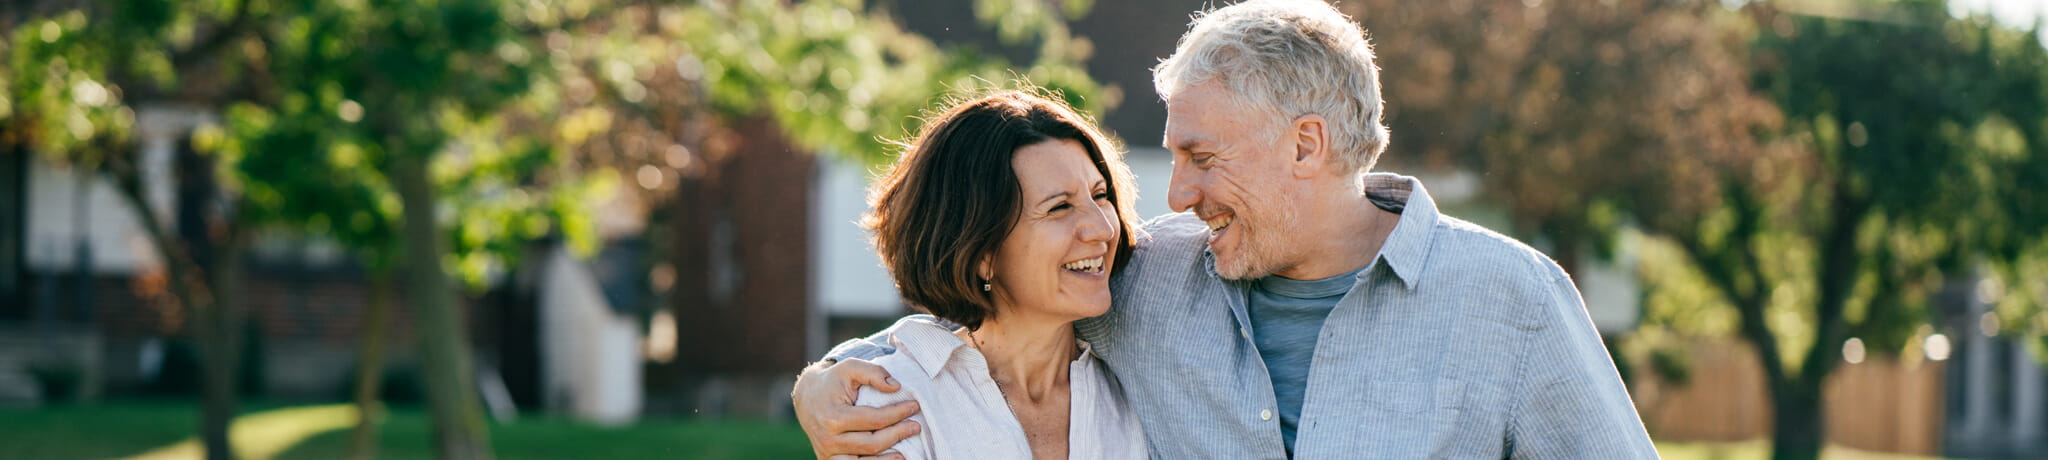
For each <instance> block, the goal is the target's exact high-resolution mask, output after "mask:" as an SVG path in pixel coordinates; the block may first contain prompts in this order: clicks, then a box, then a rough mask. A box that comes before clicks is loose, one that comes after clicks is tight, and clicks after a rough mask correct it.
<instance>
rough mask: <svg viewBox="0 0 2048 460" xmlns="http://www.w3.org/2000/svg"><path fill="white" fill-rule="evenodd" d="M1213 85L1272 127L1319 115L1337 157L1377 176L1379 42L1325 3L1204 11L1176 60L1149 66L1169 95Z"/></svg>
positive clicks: (1382, 134)
mask: <svg viewBox="0 0 2048 460" xmlns="http://www.w3.org/2000/svg"><path fill="white" fill-rule="evenodd" d="M1211 80H1217V81H1220V82H1222V83H1223V84H1224V85H1225V86H1224V87H1225V88H1227V89H1228V90H1229V92H1231V93H1234V94H1235V97H1236V99H1237V101H1236V102H1238V103H1240V104H1243V105H1244V106H1245V107H1246V108H1249V109H1252V110H1261V111H1264V112H1266V113H1268V114H1270V116H1271V117H1272V120H1273V121H1272V123H1287V122H1289V121H1291V120H1293V119H1294V118H1295V117H1299V116H1302V115H1307V114H1317V115H1322V116H1323V118H1324V119H1326V120H1328V127H1327V129H1328V131H1329V136H1330V138H1329V140H1328V141H1329V144H1330V148H1331V149H1332V153H1333V155H1332V156H1333V161H1336V162H1338V163H1337V164H1338V165H1339V166H1341V167H1345V168H1350V170H1351V171H1354V172H1364V171H1368V170H1370V169H1371V168H1372V166H1373V163H1375V162H1377V161H1378V160H1379V156H1380V152H1381V151H1383V150H1385V149H1386V146H1387V127H1386V126H1385V125H1383V124H1382V123H1381V103H1380V76H1379V67H1377V66H1375V65H1373V55H1372V44H1371V43H1369V42H1367V41H1366V38H1365V30H1364V29H1361V28H1360V27H1359V26H1358V24H1357V23H1355V22H1352V21H1351V18H1349V17H1346V16H1345V15H1344V13H1341V12H1338V11H1337V9H1336V8H1335V7H1332V6H1330V4H1328V3H1324V2H1322V1H1318V0H1252V1H1247V2H1244V3H1239V4H1235V5H1230V6H1226V7H1223V8H1220V9H1216V10H1212V11H1208V12H1204V13H1197V14H1196V15H1195V19H1194V23H1193V28H1192V29H1190V30H1188V33H1187V35H1184V36H1182V37H1181V39H1180V45H1179V46H1178V47H1176V49H1174V51H1173V56H1172V57H1168V58H1166V59H1165V60H1163V61H1160V63H1159V66H1158V67H1154V68H1152V83H1153V86H1154V87H1156V88H1157V89H1158V91H1159V96H1160V98H1162V99H1171V98H1172V97H1173V94H1174V93H1176V92H1179V91H1181V90H1184V89H1187V88H1189V87H1192V86H1196V85H1200V84H1203V83H1206V82H1209V81H1211ZM1277 134H1278V133H1277V132H1276V135H1277Z"/></svg>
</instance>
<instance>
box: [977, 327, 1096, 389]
mask: <svg viewBox="0 0 2048 460" xmlns="http://www.w3.org/2000/svg"><path fill="white" fill-rule="evenodd" d="M959 335H960V336H961V337H962V338H965V339H967V340H968V343H971V344H973V345H974V347H975V348H977V349H979V350H981V354H982V356H984V357H987V358H988V369H989V377H990V378H993V379H995V381H996V383H998V384H1001V385H1003V388H1004V390H1005V392H1006V393H1009V394H1010V395H1011V397H1012V398H1016V397H1020V396H1021V397H1024V398H1025V399H1028V400H1030V401H1040V400H1043V399H1044V398H1045V397H1047V396H1049V395H1051V394H1052V392H1053V391H1054V390H1057V389H1059V388H1062V387H1064V386H1065V384H1066V382H1067V377H1068V376H1067V371H1068V367H1067V365H1068V363H1071V362H1073V361H1074V359H1075V358H1077V357H1079V356H1080V352H1081V351H1080V348H1079V345H1078V344H1077V343H1076V342H1075V341H1074V326H1073V322H1072V321H1060V320H1056V319H1049V318H1031V317H1012V318H1002V319H997V318H990V319H988V320H985V321H982V323H981V328H980V329H976V330H975V331H974V332H971V333H970V332H966V330H965V329H962V330H961V331H960V332H959ZM1019 390H1021V391H1019Z"/></svg>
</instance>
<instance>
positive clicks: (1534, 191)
mask: <svg viewBox="0 0 2048 460" xmlns="http://www.w3.org/2000/svg"><path fill="white" fill-rule="evenodd" d="M1342 6H1344V7H1346V8H1347V10H1349V11H1350V12H1351V13H1352V15H1353V16H1354V17H1355V18H1357V19H1358V20H1360V21H1361V22H1362V23H1363V24H1364V25H1365V26H1366V29H1367V30H1369V31H1371V33H1372V38H1373V40H1374V42H1375V43H1379V44H1382V46H1379V47H1377V48H1376V49H1375V51H1376V52H1377V54H1378V57H1379V62H1380V65H1381V66H1382V67H1384V68H1386V69H1388V70H1387V71H1386V72H1384V73H1383V74H1382V77H1381V78H1382V79H1383V80H1384V84H1385V86H1386V89H1385V93H1386V97H1387V114H1388V115H1387V117H1388V124H1389V125H1390V128H1391V130H1392V132H1393V133H1394V141H1393V144H1392V148H1391V150H1392V151H1394V152H1396V153H1395V154H1394V155H1395V156H1397V157H1398V158H1399V160H1402V161H1412V162H1416V163H1420V166H1423V167H1425V168H1434V169H1445V168H1450V167H1460V168H1466V169H1470V170H1472V171H1474V172H1477V173H1480V174H1482V175H1483V177H1482V179H1481V182H1482V183H1484V184H1485V187H1484V188H1483V190H1482V193H1483V194H1484V195H1483V197H1484V198H1485V200H1486V201H1487V202H1489V203H1497V204H1499V205H1500V206H1502V207H1503V208H1505V210H1506V211H1507V213H1508V214H1509V216H1510V217H1511V218H1512V219H1513V221H1514V222H1515V223H1516V225H1517V226H1518V229H1517V230H1519V233H1523V234H1530V235H1535V236H1540V237H1541V238H1540V241H1543V242H1545V243H1547V244H1549V245H1550V246H1551V248H1552V250H1551V251H1549V252H1550V254H1551V255H1552V257H1556V258H1557V259H1558V260H1559V262H1560V263H1561V264H1563V265H1564V266H1565V268H1566V269H1568V270H1570V269H1576V268H1578V267H1577V266H1578V265H1579V263H1580V262H1579V260H1580V259H1581V257H1582V256H1583V255H1591V256H1594V257H1597V258H1606V257H1608V256H1611V255H1612V253H1613V252H1612V249H1613V245H1614V244H1615V242H1616V241H1617V240H1616V236H1617V235H1618V231H1619V230H1620V229H1621V228H1622V227H1624V226H1626V225H1630V224H1631V222H1632V221H1636V220H1686V219H1690V218H1691V216H1696V215H1698V214H1700V213H1701V212H1703V210H1705V209H1707V208H1709V207H1711V206H1712V205H1713V203H1712V202H1711V200H1708V199H1703V198H1702V196H1703V195H1704V196H1711V195H1712V192H1711V190H1713V189H1714V188H1715V186H1716V185H1717V184H1716V181H1714V180H1712V179H1711V177H1710V176H1707V175H1706V174H1704V173H1706V172H1707V171H1712V170H1714V169H1717V168H1724V167H1729V166H1732V165H1741V164H1747V163H1748V162H1749V161H1750V159H1752V158H1754V157H1756V156H1758V155H1760V154H1761V153H1762V149H1761V148H1760V147H1759V146H1758V144H1757V143H1756V142H1753V139H1754V137H1753V136H1752V133H1753V132H1755V131H1757V130H1761V129H1766V128H1769V127H1771V126H1774V125H1775V124H1776V123H1778V121H1779V120H1778V115H1777V112H1776V111H1775V110H1774V109H1773V108H1772V107H1771V104H1770V101H1768V100H1766V99H1764V98H1762V97H1761V96H1759V95H1756V94H1754V93H1753V92H1751V91H1749V90H1748V83H1749V77H1750V76H1749V74H1748V73H1747V72H1746V71H1745V69H1747V66H1746V65H1745V63H1744V62H1743V60H1744V53H1743V52H1742V51H1743V50H1742V48H1741V47H1742V39H1743V37H1742V34H1741V33H1742V31H1743V27H1744V23H1745V21H1743V20H1742V18H1741V17H1740V16H1738V15H1736V14H1734V13H1732V12H1729V11H1727V10H1725V9H1723V8H1722V7H1721V5H1720V4H1718V3H1715V2H1695V1H1682V2H1670V1H1653V0H1615V1H1602V2H1584V1H1557V2H1541V1H1496V0H1455V1H1448V2H1441V3H1440V4H1438V5H1436V6H1433V7H1429V8H1416V7H1413V6H1412V5H1409V4H1406V3H1403V2H1399V1H1394V0H1374V1H1365V2H1346V3H1344V4H1342ZM1645 152H1655V153H1654V154H1645ZM1596 171H1598V172H1596ZM1609 171H1612V172H1622V171H1625V173H1612V172H1609ZM1702 191H1706V193H1701V192H1702Z"/></svg>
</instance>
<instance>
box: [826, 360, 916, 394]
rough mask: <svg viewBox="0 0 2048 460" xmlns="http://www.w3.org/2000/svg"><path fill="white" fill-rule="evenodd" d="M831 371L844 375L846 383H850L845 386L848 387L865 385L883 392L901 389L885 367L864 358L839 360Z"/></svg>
mask: <svg viewBox="0 0 2048 460" xmlns="http://www.w3.org/2000/svg"><path fill="white" fill-rule="evenodd" d="M832 372H835V373H838V374H839V375H843V376H846V380H847V383H849V384H850V385H848V386H847V387H848V388H860V387H861V386H862V385H866V386H870V387H874V388H875V390H876V391H880V392H883V393H895V392H896V390H901V389H903V387H902V386H900V385H897V384H896V379H894V378H890V377H889V371H888V370H887V369H883V368H882V366H877V365H875V363H871V362H867V361H864V360H859V359H848V360H845V361H840V362H839V364H835V365H833V366H832Z"/></svg>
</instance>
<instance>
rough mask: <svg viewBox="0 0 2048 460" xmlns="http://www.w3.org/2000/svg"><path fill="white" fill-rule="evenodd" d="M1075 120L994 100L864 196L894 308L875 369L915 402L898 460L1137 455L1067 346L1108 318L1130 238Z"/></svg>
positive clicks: (1115, 196)
mask: <svg viewBox="0 0 2048 460" xmlns="http://www.w3.org/2000/svg"><path fill="white" fill-rule="evenodd" d="M1106 140H1107V138H1106V137H1104V136H1103V135H1102V133H1101V132H1100V131H1099V130H1098V129H1096V128H1095V126H1094V125H1093V124H1091V123H1090V122H1089V121H1088V120H1086V119H1083V118H1082V117H1081V116H1080V115H1078V114H1076V113H1075V112H1074V111H1073V110H1071V109H1069V108H1067V107H1066V106H1065V105H1062V104H1060V103H1058V102H1054V101H1052V100H1049V99H1046V98H1042V97H1039V96H1036V95H1034V94H1032V93H1027V92H1023V91H1004V92H999V93H995V94H992V95H989V96H985V97H982V98H979V99H975V100H971V101H967V102H965V103H961V104H957V105H955V106H953V107H952V108H951V109H948V110H947V111H945V112H944V113H943V114H941V115H940V116H938V117H934V118H932V119H931V120H929V121H928V122H927V123H926V125H925V127H924V129H923V130H922V133H921V134H920V135H919V136H918V138H917V140H916V141H915V142H912V143H910V144H909V145H907V146H906V147H907V148H906V152H905V153H904V154H903V156H902V157H901V158H900V159H899V160H898V161H897V163H896V165H895V166H894V167H893V168H891V169H890V171H889V173H888V174H887V175H886V176H884V177H883V178H882V179H881V180H880V181H879V182H877V183H876V184H875V188H874V189H873V191H872V193H871V194H870V199H871V201H872V203H871V204H872V205H873V206H874V212H873V213H872V214H869V215H868V217H867V219H866V222H865V224H866V226H867V227H868V229H869V230H872V231H873V232H874V235H875V249H876V251H877V252H879V253H880V254H881V256H882V261H883V262H884V264H885V265H887V266H888V267H889V272H890V275H892V276H893V277H895V279H896V284H897V287H898V289H900V290H901V291H902V294H903V298H904V300H905V301H906V302H908V303H909V304H911V305H912V306H914V307H916V308H918V309H920V310H923V311H925V312H927V313H931V314H932V316H935V317H937V318H938V319H941V320H944V321H943V322H941V321H931V320H929V319H924V318H921V317H913V318H907V319H904V320H902V321H901V322H899V323H897V325H896V326H895V327H893V328H891V330H892V331H893V332H892V333H891V334H890V336H889V343H890V344H891V345H893V346H895V347H896V350H897V352H896V353H894V354H891V355H889V356H887V357H883V358H881V359H878V360H876V361H875V363H876V364H877V365H880V366H882V367H883V368H884V369H887V370H888V371H889V374H890V375H893V376H895V379H896V380H897V382H900V383H901V384H902V388H903V390H902V391H898V392H896V393H880V392H876V391H874V390H873V389H870V388H862V389H861V390H860V396H859V399H858V400H857V401H856V404H859V405H863V406H873V407H879V406H883V405H887V404H891V403H896V402H900V401H903V400H908V399H914V400H917V401H918V406H919V407H920V412H919V413H918V414H917V415H915V416H912V417H911V420H915V421H917V422H918V423H919V425H920V426H922V427H924V429H923V430H922V431H921V432H919V433H918V434H917V435H914V436H911V437H910V438H908V439H905V440H903V441H902V442H899V443H897V444H896V445H895V447H894V449H895V450H896V451H898V452H901V453H902V454H903V456H904V457H905V458H909V459H923V458H976V459H993V458H1068V457H1073V458H1101V459H1117V458H1132V459H1138V458H1146V457H1147V451H1146V447H1145V439H1144V434H1143V432H1142V431H1140V429H1139V426H1138V419H1137V415H1136V414H1135V413H1133V412H1132V411H1131V408H1130V406H1129V405H1128V403H1126V402H1125V400H1124V398H1123V395H1122V390H1121V389H1119V387H1118V385H1117V382H1116V379H1115V377H1114V376H1113V375H1111V374H1110V373H1109V371H1108V369H1106V368H1105V367H1103V365H1102V363H1101V362H1100V361H1098V360H1096V359H1095V357H1094V356H1093V355H1091V354H1090V350H1089V347H1088V344H1087V343H1085V342H1081V341H1079V340H1077V339H1075V337H1074V328H1073V322H1074V321H1075V320H1079V319H1081V318H1088V317H1093V316H1098V315H1101V314H1103V313H1105V312H1108V311H1109V305H1110V296H1109V275H1110V273H1112V272H1113V271H1114V270H1115V269H1116V268H1117V267H1120V266H1122V265H1123V263H1124V262H1125V261H1127V260H1129V257H1130V253H1131V245H1132V243H1133V242H1134V241H1135V238H1134V237H1133V235H1132V227H1130V223H1132V222H1134V221H1135V219H1133V218H1132V214H1131V206H1130V203H1131V202H1132V201H1133V200H1134V197H1133V196H1132V192H1133V190H1135V189H1134V188H1133V187H1132V186H1131V185H1130V184H1131V180H1130V172H1129V170H1128V168H1126V167H1125V166H1124V164H1123V163H1122V160H1121V158H1120V157H1119V155H1118V152H1117V151H1116V150H1115V148H1114V146H1112V145H1111V144H1109V143H1108V142H1106Z"/></svg>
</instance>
